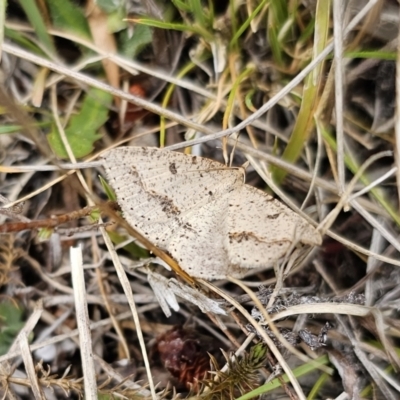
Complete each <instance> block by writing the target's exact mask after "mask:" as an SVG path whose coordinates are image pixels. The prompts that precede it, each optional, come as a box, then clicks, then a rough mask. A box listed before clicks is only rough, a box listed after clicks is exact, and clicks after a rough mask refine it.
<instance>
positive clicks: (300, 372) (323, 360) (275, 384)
mask: <svg viewBox="0 0 400 400" xmlns="http://www.w3.org/2000/svg"><path fill="white" fill-rule="evenodd" d="M328 363H329V359H328V356H327V355H324V356H321V357H318V358H317V359H315V360H313V361H312V362H309V363H306V364H303V365H301V366H300V367H297V368H295V369H294V370H293V373H294V376H295V377H296V378H300V377H301V376H304V375H307V374H309V373H311V372H314V371H315V370H316V369H317V366H319V365H327V364H328ZM283 380H284V381H285V382H289V378H288V377H287V375H286V374H285V375H283ZM279 387H281V383H280V381H279V379H273V380H272V381H271V382H268V383H266V384H265V385H262V386H260V387H258V388H257V389H255V390H252V391H251V392H249V393H246V394H245V395H243V396H241V397H239V398H237V399H236V400H249V399H252V398H254V397H256V396H260V395H262V394H264V393H268V392H271V391H272V390H274V389H277V388H279Z"/></svg>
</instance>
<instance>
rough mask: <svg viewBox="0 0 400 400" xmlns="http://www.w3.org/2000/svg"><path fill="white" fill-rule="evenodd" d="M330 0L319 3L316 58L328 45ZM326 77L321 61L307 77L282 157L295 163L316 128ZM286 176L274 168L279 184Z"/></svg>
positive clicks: (275, 178) (315, 39) (315, 40)
mask: <svg viewBox="0 0 400 400" xmlns="http://www.w3.org/2000/svg"><path fill="white" fill-rule="evenodd" d="M330 3H331V1H330V0H320V1H318V4H317V12H316V17H315V32H314V58H315V57H316V56H317V55H318V54H319V53H321V51H322V50H323V49H324V48H325V47H326V45H327V40H328V34H329V28H330V9H331V5H330ZM323 79H324V63H323V62H322V63H320V64H319V65H318V66H317V67H316V68H315V69H314V70H313V71H312V72H311V73H310V74H309V75H308V76H307V78H306V81H305V85H304V90H303V100H302V102H301V107H300V111H299V114H298V116H297V120H296V123H295V126H294V128H293V132H292V135H291V137H290V140H289V143H288V144H287V146H286V148H285V151H284V152H283V155H282V158H283V159H284V160H285V161H288V162H290V163H295V162H296V161H297V159H298V158H299V157H300V154H301V152H302V150H303V147H304V143H305V142H306V141H307V140H308V137H309V135H310V133H311V131H312V129H313V128H314V113H315V110H316V108H317V105H318V100H319V88H320V85H321V82H322V81H323ZM285 176H286V172H285V171H284V170H282V169H278V168H274V169H273V178H274V180H275V181H276V182H277V183H278V184H279V183H281V182H282V181H283V179H284V178H285Z"/></svg>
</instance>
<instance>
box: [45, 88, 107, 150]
mask: <svg viewBox="0 0 400 400" xmlns="http://www.w3.org/2000/svg"><path fill="white" fill-rule="evenodd" d="M111 101H112V97H111V95H110V94H109V93H106V92H103V91H101V90H98V89H90V90H89V92H88V93H87V94H86V96H85V98H84V99H83V102H82V106H81V110H80V112H79V114H77V115H74V116H72V117H71V119H70V121H69V124H68V126H67V128H66V129H65V135H66V137H67V140H68V143H69V145H70V146H71V149H72V152H73V153H74V155H75V157H76V158H82V157H85V156H87V155H88V154H90V153H91V152H92V150H93V146H94V142H95V141H96V140H98V139H100V137H101V135H99V134H98V133H97V131H98V129H99V128H100V127H101V126H102V125H103V124H104V123H105V122H106V121H107V119H108V109H109V106H110V104H111ZM48 141H49V144H50V146H51V148H52V149H53V151H54V153H55V154H56V155H57V156H58V157H59V158H68V154H67V152H66V150H65V147H64V144H63V142H62V140H61V137H60V134H59V132H58V130H57V128H56V127H55V126H54V127H53V130H52V132H51V133H50V134H49V136H48Z"/></svg>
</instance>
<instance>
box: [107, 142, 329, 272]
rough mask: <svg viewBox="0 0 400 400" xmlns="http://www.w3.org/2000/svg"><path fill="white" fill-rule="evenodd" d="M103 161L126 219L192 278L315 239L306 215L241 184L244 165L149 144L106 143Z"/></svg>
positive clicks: (260, 262) (247, 264) (254, 263)
mask: <svg viewBox="0 0 400 400" xmlns="http://www.w3.org/2000/svg"><path fill="white" fill-rule="evenodd" d="M103 165H104V168H105V171H106V175H107V178H108V182H109V184H110V186H111V187H112V188H113V190H114V191H115V193H116V196H117V200H118V203H119V205H120V207H121V210H122V212H123V216H124V218H125V219H126V220H127V222H128V223H129V224H130V225H131V226H132V227H134V228H135V229H137V230H138V231H139V232H140V233H141V234H142V235H144V236H145V237H146V238H147V239H149V240H150V241H151V242H152V243H153V244H154V245H156V246H158V247H159V248H161V249H162V250H164V251H167V252H168V253H169V254H170V255H171V256H172V257H173V258H174V259H175V260H176V261H177V262H178V264H179V266H180V267H181V268H182V269H183V270H184V271H185V272H187V273H188V274H189V275H190V276H192V277H194V278H203V279H206V280H214V279H223V278H226V277H227V276H228V275H230V276H233V277H235V278H242V277H243V276H244V275H246V274H247V273H248V272H249V270H250V269H261V268H264V267H269V266H272V265H273V264H274V263H276V262H277V261H279V260H280V259H282V258H283V257H284V256H285V255H286V254H287V252H288V251H289V250H290V249H291V248H292V246H293V244H304V245H311V246H314V245H319V244H321V236H320V234H319V233H318V232H317V231H316V230H315V229H314V227H313V226H312V225H310V224H309V223H308V222H307V221H306V220H305V219H304V218H302V217H301V216H299V215H297V214H296V213H295V212H294V211H292V210H291V209H289V208H288V207H286V206H285V205H284V204H282V203H281V202H279V201H278V200H275V199H274V198H273V197H271V196H270V195H268V194H267V193H265V192H263V191H262V190H259V189H256V188H254V187H252V186H250V185H247V184H245V183H244V169H243V168H227V167H226V166H225V165H223V164H221V163H219V162H216V161H213V160H210V159H207V158H202V157H198V156H194V155H188V154H183V153H177V152H172V151H166V150H160V149H157V148H148V147H122V148H117V149H114V150H110V151H108V152H107V153H105V155H104V156H103Z"/></svg>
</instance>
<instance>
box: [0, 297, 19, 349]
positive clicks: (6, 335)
mask: <svg viewBox="0 0 400 400" xmlns="http://www.w3.org/2000/svg"><path fill="white" fill-rule="evenodd" d="M22 314H23V310H22V308H20V307H17V306H16V304H15V302H11V301H10V302H4V303H0V355H3V354H6V353H7V351H8V349H9V348H10V346H11V344H12V343H13V341H14V340H15V338H16V337H17V335H18V333H19V331H20V330H21V329H22V328H23V326H24V322H23V321H22Z"/></svg>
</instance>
